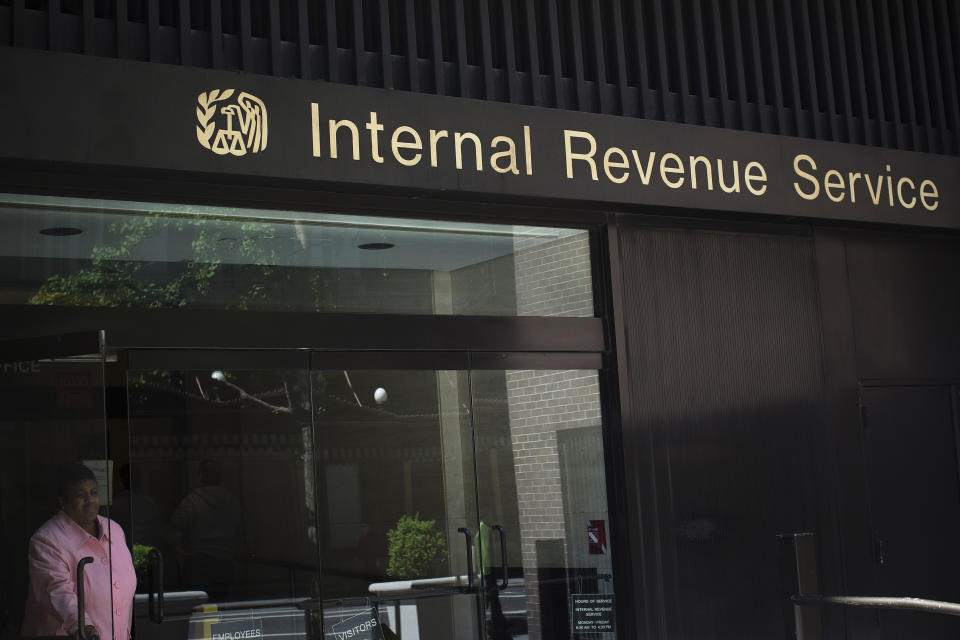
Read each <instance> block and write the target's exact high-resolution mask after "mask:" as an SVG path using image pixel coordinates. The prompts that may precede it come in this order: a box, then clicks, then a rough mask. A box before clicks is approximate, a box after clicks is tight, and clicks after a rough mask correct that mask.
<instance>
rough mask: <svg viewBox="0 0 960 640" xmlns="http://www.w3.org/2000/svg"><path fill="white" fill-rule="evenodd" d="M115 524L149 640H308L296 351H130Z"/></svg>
mask: <svg viewBox="0 0 960 640" xmlns="http://www.w3.org/2000/svg"><path fill="white" fill-rule="evenodd" d="M126 355H127V358H128V359H129V361H128V363H127V373H126V386H127V406H128V412H129V430H128V433H127V437H128V451H129V459H128V460H126V461H124V462H123V463H122V464H121V465H120V481H121V483H122V486H121V488H120V495H119V497H118V501H117V502H118V504H117V507H116V509H115V514H116V515H115V517H116V518H117V520H118V521H120V522H121V523H122V524H123V526H124V527H125V528H129V529H128V530H129V536H130V540H131V541H132V543H133V552H134V556H135V557H136V558H138V560H139V565H138V566H139V567H140V576H141V580H140V588H139V589H138V593H137V596H136V608H135V610H136V633H137V639H138V640H144V639H145V638H147V639H149V638H197V639H200V638H204V639H207V640H210V639H212V638H224V639H225V638H260V637H267V636H269V637H272V638H281V637H282V638H297V637H306V636H308V635H310V630H309V628H308V627H309V625H310V616H309V612H308V610H309V606H307V605H308V603H309V602H311V600H312V599H314V598H315V597H316V596H317V595H318V593H319V564H318V553H317V550H318V537H317V536H318V527H317V513H316V496H315V483H314V443H313V429H312V416H311V398H310V396H311V388H310V383H309V376H308V373H307V366H308V361H307V355H306V353H305V352H297V351H284V352H271V351H263V350H259V351H227V350H218V351H169V350H162V351H129V352H127V354H126Z"/></svg>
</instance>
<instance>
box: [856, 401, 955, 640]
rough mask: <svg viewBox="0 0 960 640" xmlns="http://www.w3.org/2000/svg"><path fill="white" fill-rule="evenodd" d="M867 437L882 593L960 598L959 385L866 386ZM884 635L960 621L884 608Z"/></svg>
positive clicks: (932, 632)
mask: <svg viewBox="0 0 960 640" xmlns="http://www.w3.org/2000/svg"><path fill="white" fill-rule="evenodd" d="M861 393H862V402H863V405H864V419H863V443H864V455H865V459H866V469H867V485H868V491H869V495H870V511H871V519H872V529H873V536H874V539H873V540H872V544H873V546H874V553H875V567H876V572H875V575H876V581H875V585H876V591H877V593H876V594H870V595H882V596H910V597H917V598H929V599H933V600H945V601H949V602H960V581H958V580H957V573H958V571H960V545H958V541H960V482H958V474H957V446H956V443H957V440H956V438H957V431H956V415H955V402H954V399H955V394H956V388H955V387H951V386H949V385H931V386H865V387H864V388H863V389H862V392H861ZM880 624H881V628H882V630H883V637H884V638H888V639H891V640H892V639H894V638H897V639H899V638H908V637H912V638H956V637H957V634H958V633H960V620H957V619H956V618H953V617H950V616H942V615H935V614H926V613H913V612H899V611H893V612H883V613H881V614H880Z"/></svg>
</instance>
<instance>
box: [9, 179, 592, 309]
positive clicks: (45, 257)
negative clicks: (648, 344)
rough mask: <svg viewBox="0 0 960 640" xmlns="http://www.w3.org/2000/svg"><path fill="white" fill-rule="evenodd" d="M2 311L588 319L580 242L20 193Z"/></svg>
mask: <svg viewBox="0 0 960 640" xmlns="http://www.w3.org/2000/svg"><path fill="white" fill-rule="evenodd" d="M0 304H7V305H57V306H71V307H111V308H208V309H234V310H248V309H249V310H275V311H300V312H310V311H316V312H324V313H330V312H359V313H405V314H440V315H498V316H511V315H520V316H579V317H584V316H593V315H594V309H593V287H592V281H591V272H590V252H589V242H588V233H587V232H586V231H584V230H578V229H558V228H546V227H530V226H511V225H494V224H480V223H461V222H435V221H423V220H414V219H401V218H377V217H361V216H348V215H340V214H336V213H304V212H292V211H273V210H257V209H241V208H225V207H206V206H204V207H200V206H190V205H170V204H156V203H140V202H121V201H106V200H90V199H78V198H55V197H46V196H24V195H0Z"/></svg>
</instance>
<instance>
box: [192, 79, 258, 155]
mask: <svg viewBox="0 0 960 640" xmlns="http://www.w3.org/2000/svg"><path fill="white" fill-rule="evenodd" d="M234 93H235V90H234V89H224V90H223V91H220V90H219V89H214V90H213V91H210V92H208V93H201V94H200V95H199V96H197V141H198V142H199V143H200V144H201V145H202V146H203V148H205V149H210V151H213V152H214V153H215V154H217V155H220V156H225V155H228V154H229V155H233V156H243V155H246V154H247V152H250V153H257V152H259V151H263V150H264V149H266V148H267V131H268V129H267V107H266V105H264V104H263V101H262V100H260V98H258V97H256V96H254V95H252V94H249V93H247V92H245V91H242V92H240V94H239V95H237V98H236V100H235V101H234V102H227V101H228V100H230V98H232V97H233V95H234ZM221 103H223V104H221Z"/></svg>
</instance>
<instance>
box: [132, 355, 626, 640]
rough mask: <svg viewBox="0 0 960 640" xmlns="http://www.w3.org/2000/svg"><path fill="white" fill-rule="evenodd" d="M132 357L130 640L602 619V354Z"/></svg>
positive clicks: (433, 636)
mask: <svg viewBox="0 0 960 640" xmlns="http://www.w3.org/2000/svg"><path fill="white" fill-rule="evenodd" d="M123 357H124V358H125V359H126V374H125V383H126V388H127V398H126V402H127V409H128V414H129V422H128V429H127V432H126V435H124V436H123V437H122V438H120V437H118V438H114V439H116V440H117V441H118V442H119V441H121V440H123V444H124V447H123V450H124V451H128V452H129V455H128V457H127V458H126V459H122V458H121V457H119V456H118V458H117V460H116V461H115V464H116V465H117V475H118V477H119V479H120V486H119V487H118V492H119V493H118V497H117V498H116V499H115V500H114V507H113V514H114V515H113V517H114V518H115V519H116V520H117V521H118V522H120V523H121V524H123V526H124V527H125V528H128V533H129V540H130V541H131V542H132V545H133V552H134V557H135V558H137V559H138V566H139V567H140V580H139V585H140V586H139V588H138V593H137V596H136V603H135V605H136V606H135V611H136V633H137V639H138V640H144V638H146V639H148V640H149V639H150V638H154V637H156V638H159V637H164V638H191V639H196V640H200V639H203V640H227V639H228V638H229V639H231V640H233V639H235V638H241V637H242V638H259V637H261V636H268V635H269V636H270V637H271V638H284V639H287V638H289V639H291V640H292V639H294V638H317V639H319V638H325V639H336V640H340V639H346V638H350V639H351V640H366V639H370V640H391V639H393V638H404V639H406V640H448V639H449V638H457V639H458V640H460V639H469V638H497V639H504V638H510V639H537V640H539V639H553V638H577V639H581V638H612V637H614V633H615V625H614V619H615V615H616V613H615V612H616V609H615V607H616V603H615V599H614V595H613V570H612V560H611V549H610V538H609V526H610V521H609V513H608V510H607V501H606V475H605V469H606V467H605V464H604V445H603V428H602V422H601V418H602V415H601V405H600V391H599V382H598V369H599V367H600V359H599V356H598V355H596V354H559V355H557V354H534V353H526V354H499V353H449V352H437V353H420V352H387V353H380V352H320V351H314V352H305V351H296V350H291V351H264V350H247V351H239V350H238V351H229V350H216V351H170V350H154V351H147V350H134V351H129V352H126V353H125V354H124V355H123ZM238 634H239V635H238Z"/></svg>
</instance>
